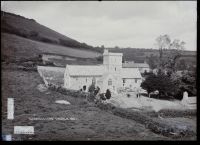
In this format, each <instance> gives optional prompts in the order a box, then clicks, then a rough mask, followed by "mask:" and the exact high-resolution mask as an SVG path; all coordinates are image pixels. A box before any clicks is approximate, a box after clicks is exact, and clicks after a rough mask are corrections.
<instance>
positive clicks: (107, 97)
mask: <svg viewBox="0 0 200 145" xmlns="http://www.w3.org/2000/svg"><path fill="white" fill-rule="evenodd" d="M105 96H106V99H110V98H111V92H110V90H109V89H107V90H106V94H105Z"/></svg>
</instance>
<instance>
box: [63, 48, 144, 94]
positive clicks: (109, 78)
mask: <svg viewBox="0 0 200 145" xmlns="http://www.w3.org/2000/svg"><path fill="white" fill-rule="evenodd" d="M122 56H123V54H122V53H111V52H108V50H107V49H105V50H104V53H103V64H102V65H66V69H65V74H64V87H66V88H69V89H74V90H80V89H83V88H86V91H88V88H89V86H90V85H91V84H92V82H93V83H95V86H98V87H99V88H100V92H101V93H105V92H106V90H107V89H109V90H110V91H111V92H112V93H117V92H118V90H119V89H123V88H130V89H134V88H138V87H140V84H141V82H142V76H141V74H140V72H139V69H138V68H124V67H122Z"/></svg>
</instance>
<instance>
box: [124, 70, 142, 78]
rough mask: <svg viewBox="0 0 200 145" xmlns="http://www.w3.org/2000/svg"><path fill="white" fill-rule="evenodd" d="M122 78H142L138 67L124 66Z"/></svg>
mask: <svg viewBox="0 0 200 145" xmlns="http://www.w3.org/2000/svg"><path fill="white" fill-rule="evenodd" d="M122 78H142V76H141V74H140V71H139V69H138V68H122Z"/></svg>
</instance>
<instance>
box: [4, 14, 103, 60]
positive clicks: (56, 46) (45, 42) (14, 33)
mask: <svg viewBox="0 0 200 145" xmlns="http://www.w3.org/2000/svg"><path fill="white" fill-rule="evenodd" d="M1 38H2V40H1V42H2V44H1V48H2V49H1V52H2V57H3V58H6V59H10V60H13V59H21V58H30V57H35V56H38V55H39V54H42V53H54V54H63V55H69V56H76V57H80V58H93V57H97V56H99V55H100V53H99V50H96V49H95V48H94V47H92V46H89V45H87V44H85V43H80V42H78V41H76V40H74V39H71V38H69V37H67V36H64V35H62V34H60V33H58V32H56V31H54V30H51V29H50V28H47V27H45V26H43V25H41V24H39V23H37V22H36V21H35V20H33V19H27V18H24V17H22V16H19V15H15V14H11V13H7V12H2V11H1Z"/></svg>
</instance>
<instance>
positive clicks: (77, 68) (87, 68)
mask: <svg viewBox="0 0 200 145" xmlns="http://www.w3.org/2000/svg"><path fill="white" fill-rule="evenodd" d="M66 69H67V70H68V71H69V75H70V76H102V75H103V73H104V69H103V65H67V66H66ZM122 78H142V76H141V74H140V72H139V69H138V68H122Z"/></svg>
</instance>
